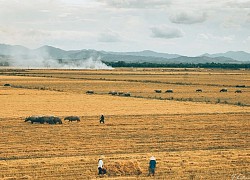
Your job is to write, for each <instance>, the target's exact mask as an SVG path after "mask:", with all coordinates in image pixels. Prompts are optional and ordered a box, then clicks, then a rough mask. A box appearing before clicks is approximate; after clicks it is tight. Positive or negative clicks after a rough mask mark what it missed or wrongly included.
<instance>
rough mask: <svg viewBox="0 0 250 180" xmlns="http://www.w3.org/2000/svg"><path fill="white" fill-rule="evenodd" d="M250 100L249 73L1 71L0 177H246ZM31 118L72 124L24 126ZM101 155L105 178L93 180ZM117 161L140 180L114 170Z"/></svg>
mask: <svg viewBox="0 0 250 180" xmlns="http://www.w3.org/2000/svg"><path fill="white" fill-rule="evenodd" d="M5 84H10V86H4V85H5ZM237 85H241V86H242V85H244V86H245V87H236V86H237ZM222 88H227V90H228V92H219V91H220V89H222ZM156 89H161V90H162V93H156V92H155V91H154V90H156ZM168 89H172V90H173V93H165V91H166V90H168ZM196 89H202V90H203V92H196ZM239 89H240V90H241V91H242V93H235V91H236V90H239ZM88 90H93V91H94V94H86V91H88ZM109 91H117V92H124V93H126V92H129V93H130V94H131V96H130V97H125V96H123V95H120V96H119V95H114V96H113V95H110V94H108V93H109ZM249 92H250V71H249V70H230V71H229V70H214V69H114V70H50V69H26V70H25V69H0V101H1V108H0V179H3V180H7V179H8V180H14V179H39V180H40V179H41V180H43V179H72V180H73V179H75V180H76V179H167V180H168V179H180V180H182V179H188V180H189V179H213V180H214V179H218V180H221V179H225V180H226V179H248V178H250V93H249ZM100 114H104V115H105V120H106V122H105V124H100V123H99V116H100ZM31 115H54V116H59V117H60V118H62V119H63V118H64V117H65V116H69V115H76V116H79V117H80V118H81V121H80V122H68V121H63V124H61V125H59V124H57V125H50V124H37V123H35V124H31V123H29V122H24V119H25V118H26V117H28V116H31ZM151 155H154V156H155V157H156V160H157V169H156V175H155V177H148V176H147V173H148V162H149V158H150V156H151ZM100 156H104V166H106V167H107V169H108V168H110V169H108V171H109V170H110V172H111V171H112V173H109V174H108V175H105V176H101V177H99V176H98V175H97V161H98V159H99V157H100ZM126 163H130V167H126V168H127V169H128V170H129V168H130V169H133V165H138V166H139V167H140V169H141V172H142V173H141V174H135V173H131V172H123V171H121V170H119V168H120V167H121V166H123V165H124V166H125V164H126ZM118 166H119V167H118Z"/></svg>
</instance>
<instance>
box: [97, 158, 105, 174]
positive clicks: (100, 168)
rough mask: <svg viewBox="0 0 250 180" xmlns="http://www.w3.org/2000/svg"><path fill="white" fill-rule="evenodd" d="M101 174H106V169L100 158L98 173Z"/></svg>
mask: <svg viewBox="0 0 250 180" xmlns="http://www.w3.org/2000/svg"><path fill="white" fill-rule="evenodd" d="M101 174H106V169H105V168H104V167H103V161H102V159H101V158H100V159H99V160H98V175H101Z"/></svg>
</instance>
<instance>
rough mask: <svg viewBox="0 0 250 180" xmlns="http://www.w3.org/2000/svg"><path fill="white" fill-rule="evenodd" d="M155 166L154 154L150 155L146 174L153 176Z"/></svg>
mask: <svg viewBox="0 0 250 180" xmlns="http://www.w3.org/2000/svg"><path fill="white" fill-rule="evenodd" d="M155 168H156V160H155V157H154V156H151V157H150V161H149V167H148V176H150V175H151V174H152V175H153V176H154V175H155Z"/></svg>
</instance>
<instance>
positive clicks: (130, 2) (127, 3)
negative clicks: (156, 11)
mask: <svg viewBox="0 0 250 180" xmlns="http://www.w3.org/2000/svg"><path fill="white" fill-rule="evenodd" d="M99 1H100V2H104V3H105V4H107V5H108V6H111V7H116V8H138V9H139V8H159V7H165V6H169V5H170V4H171V1H170V0H99Z"/></svg>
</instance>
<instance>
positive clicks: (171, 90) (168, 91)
mask: <svg viewBox="0 0 250 180" xmlns="http://www.w3.org/2000/svg"><path fill="white" fill-rule="evenodd" d="M173 92H174V91H173V89H168V90H166V91H165V93H173Z"/></svg>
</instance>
